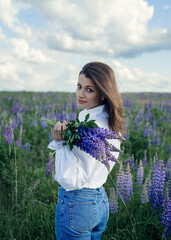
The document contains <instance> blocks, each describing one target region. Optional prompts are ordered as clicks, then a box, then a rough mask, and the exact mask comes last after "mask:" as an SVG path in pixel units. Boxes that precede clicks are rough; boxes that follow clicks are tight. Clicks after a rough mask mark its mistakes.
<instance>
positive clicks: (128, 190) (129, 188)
mask: <svg viewBox="0 0 171 240" xmlns="http://www.w3.org/2000/svg"><path fill="white" fill-rule="evenodd" d="M132 195H133V183H132V175H131V168H130V164H129V163H128V164H127V170H126V174H125V200H126V201H129V200H130V197H131V196H132Z"/></svg>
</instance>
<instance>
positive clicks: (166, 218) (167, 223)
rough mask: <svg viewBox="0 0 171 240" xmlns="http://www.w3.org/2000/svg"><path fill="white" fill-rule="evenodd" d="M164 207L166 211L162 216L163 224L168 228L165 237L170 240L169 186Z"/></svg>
mask: <svg viewBox="0 0 171 240" xmlns="http://www.w3.org/2000/svg"><path fill="white" fill-rule="evenodd" d="M162 206H163V208H164V211H163V213H162V214H161V220H162V221H161V223H162V224H163V225H165V227H166V230H165V234H164V236H165V237H166V238H168V237H169V236H170V237H171V199H170V198H169V192H168V186H167V187H166V190H165V197H164V201H163V205H162Z"/></svg>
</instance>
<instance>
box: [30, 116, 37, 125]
mask: <svg viewBox="0 0 171 240" xmlns="http://www.w3.org/2000/svg"><path fill="white" fill-rule="evenodd" d="M32 125H33V126H35V127H37V126H38V122H37V118H35V119H34V120H33V121H32V122H31V123H30V126H32Z"/></svg>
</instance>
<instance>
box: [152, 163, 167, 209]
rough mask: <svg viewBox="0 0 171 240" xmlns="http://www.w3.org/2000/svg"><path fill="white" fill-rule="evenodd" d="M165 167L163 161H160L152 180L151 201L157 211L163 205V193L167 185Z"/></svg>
mask: <svg viewBox="0 0 171 240" xmlns="http://www.w3.org/2000/svg"><path fill="white" fill-rule="evenodd" d="M165 176H166V171H165V166H164V164H163V161H160V163H159V165H157V166H156V168H155V170H154V172H153V174H152V180H151V187H150V199H151V202H152V205H153V207H154V209H155V210H156V211H159V210H160V208H161V205H162V203H163V192H164V184H165Z"/></svg>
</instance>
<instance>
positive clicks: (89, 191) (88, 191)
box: [58, 186, 106, 198]
mask: <svg viewBox="0 0 171 240" xmlns="http://www.w3.org/2000/svg"><path fill="white" fill-rule="evenodd" d="M105 194H106V192H105V188H104V187H103V186H102V187H100V188H95V189H93V188H82V189H76V190H72V191H66V190H65V189H64V188H63V187H61V186H60V188H59V194H58V197H59V198H62V197H64V196H71V195H79V196H80V195H81V196H84V195H85V196H93V197H99V196H101V195H105Z"/></svg>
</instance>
